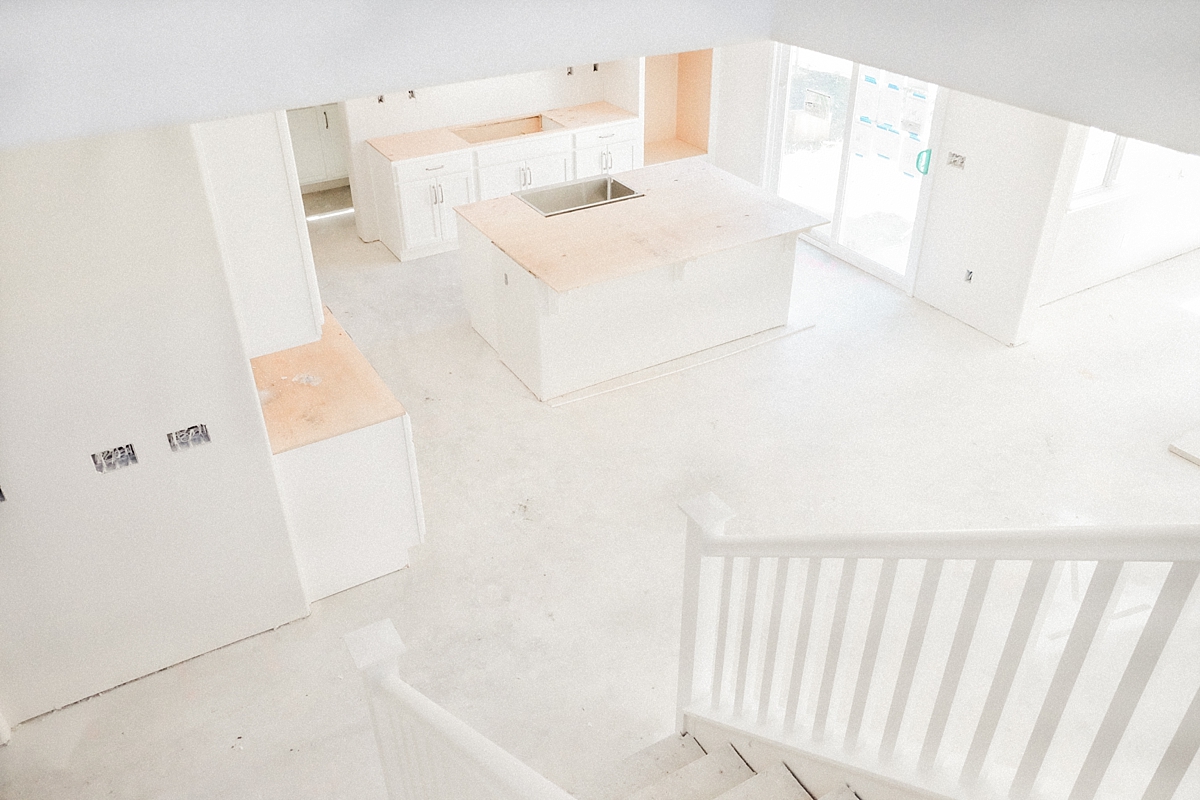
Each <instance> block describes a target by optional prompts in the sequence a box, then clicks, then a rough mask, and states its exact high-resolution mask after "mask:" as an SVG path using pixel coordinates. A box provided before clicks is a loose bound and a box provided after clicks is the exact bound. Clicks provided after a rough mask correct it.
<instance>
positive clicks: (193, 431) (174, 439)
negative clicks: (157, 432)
mask: <svg viewBox="0 0 1200 800" xmlns="http://www.w3.org/2000/svg"><path fill="white" fill-rule="evenodd" d="M211 441H212V439H210V438H209V436H208V426H207V425H192V426H191V427H188V428H181V429H180V430H177V431H171V432H170V433H168V434H167V444H169V445H171V450H172V451H174V452H179V451H180V450H188V449H190V448H192V447H199V446H200V445H202V444H208V443H209V442H211Z"/></svg>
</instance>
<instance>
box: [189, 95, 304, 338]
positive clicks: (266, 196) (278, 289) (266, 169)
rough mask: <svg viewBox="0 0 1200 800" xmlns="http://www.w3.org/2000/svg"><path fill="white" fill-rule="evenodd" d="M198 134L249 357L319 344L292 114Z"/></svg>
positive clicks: (206, 127) (220, 124) (242, 120)
mask: <svg viewBox="0 0 1200 800" xmlns="http://www.w3.org/2000/svg"><path fill="white" fill-rule="evenodd" d="M194 133H195V137H196V142H197V145H198V148H199V154H200V162H201V169H202V172H203V174H204V176H205V179H206V181H207V190H208V192H209V194H210V196H211V198H212V205H213V212H214V218H215V221H216V233H217V241H218V242H219V244H220V246H221V257H222V260H223V261H224V264H225V272H226V274H227V275H228V276H229V288H230V291H231V292H232V295H233V304H234V309H235V311H236V312H237V319H238V324H239V326H240V328H241V332H242V339H243V341H244V342H245V346H246V353H247V355H249V356H250V357H251V358H256V357H258V356H261V355H265V354H266V353H274V352H276V351H278V350H285V349H287V348H289V347H297V346H299V345H302V344H307V343H309V342H315V341H316V340H317V339H320V338H321V324H322V321H323V320H324V314H323V312H322V309H321V296H320V290H319V289H318V288H317V273H316V270H315V268H314V266H313V257H312V248H311V246H310V244H309V241H308V225H307V223H305V221H304V201H303V200H302V199H301V197H300V182H299V179H298V177H297V173H296V162H295V160H294V158H293V155H292V148H291V141H290V137H289V135H288V128H287V116H286V114H284V112H282V111H277V112H274V113H269V114H256V115H253V116H249V117H237V118H234V119H227V120H220V121H217V122H204V123H200V124H198V125H195V126H194Z"/></svg>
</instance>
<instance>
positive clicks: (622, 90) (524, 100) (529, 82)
mask: <svg viewBox="0 0 1200 800" xmlns="http://www.w3.org/2000/svg"><path fill="white" fill-rule="evenodd" d="M633 62H634V64H636V63H637V59H634V60H633ZM596 67H597V68H596V69H595V70H593V65H592V64H579V65H576V66H573V67H571V72H572V74H570V75H568V74H567V68H566V67H558V68H555V69H547V70H540V71H538V72H527V73H522V74H519V75H504V76H501V77H497V78H486V79H483V80H478V81H468V82H465V83H455V84H449V85H446V86H432V87H426V88H423V89H414V90H413V95H414V96H413V97H409V96H408V92H407V91H402V92H398V93H395V94H385V95H382V97H383V102H382V103H381V102H379V96H375V97H363V98H359V99H355V100H347V101H346V102H345V103H343V104H342V105H343V110H344V112H345V113H344V116H345V118H346V127H347V130H348V132H349V138H350V192H351V194H352V195H353V197H354V208H355V222H356V224H357V226H358V235H359V237H360V238H361V239H362V240H363V241H365V242H370V241H374V240H376V239H378V238H379V226H378V221H377V217H376V212H375V194H374V191H373V190H372V189H371V171H370V168H369V166H368V165H369V163H370V162H368V161H367V155H368V153H367V150H366V148H368V147H370V145H368V144H367V139H373V138H375V137H377V136H389V135H391V134H394V133H409V132H411V131H421V130H428V129H430V128H440V127H444V126H446V125H465V124H468V123H472V122H483V121H485V120H489V119H502V118H504V117H513V116H519V115H521V114H535V113H538V112H540V111H546V110H549V109H552V108H562V107H564V106H574V105H580V104H583V103H592V102H595V101H597V100H608V101H609V102H611V103H614V104H615V105H619V106H621V107H622V108H626V110H629V111H636V108H633V109H629V108H628V104H629V99H630V97H631V96H632V95H633V94H634V93H635V92H637V93H640V87H633V88H632V89H631V87H629V86H626V85H624V84H627V83H629V82H632V81H633V80H635V79H636V77H637V76H638V75H640V73H639V72H637V71H636V70H635V68H634V67H633V66H632V65H629V64H623V65H621V64H617V65H614V64H609V63H605V64H597V65H596Z"/></svg>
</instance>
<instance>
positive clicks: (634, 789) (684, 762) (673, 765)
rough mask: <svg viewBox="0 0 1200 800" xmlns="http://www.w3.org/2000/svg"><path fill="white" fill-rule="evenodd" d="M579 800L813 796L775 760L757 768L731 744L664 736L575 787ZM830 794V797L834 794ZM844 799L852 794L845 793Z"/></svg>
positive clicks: (803, 799)
mask: <svg viewBox="0 0 1200 800" xmlns="http://www.w3.org/2000/svg"><path fill="white" fill-rule="evenodd" d="M575 795H576V796H577V797H578V798H579V800H816V798H814V797H813V796H812V795H811V794H810V793H809V791H808V790H807V789H806V788H805V787H804V785H803V784H802V783H801V782H800V781H799V780H798V779H797V778H796V776H795V775H793V774H792V771H791V770H790V769H788V767H787V765H786V764H784V763H783V762H782V761H776V762H775V763H774V764H772V765H771V766H769V767H767V768H765V769H763V770H762V771H760V772H757V773H756V772H755V771H754V770H753V769H752V768H751V767H750V765H749V764H747V763H746V761H745V759H743V758H742V757H741V755H739V754H738V751H737V750H736V749H734V747H733V745H732V744H729V743H728V742H724V743H721V744H718V745H715V746H714V745H712V744H710V746H709V747H707V748H705V747H703V746H702V745H701V744H700V743H699V742H697V741H696V739H695V738H694V737H693V736H691V735H689V734H683V735H673V736H668V737H667V738H665V739H663V740H662V741H659V742H655V743H654V744H652V745H650V746H649V747H647V748H646V749H644V750H642V751H640V752H637V753H634V754H633V755H632V756H630V757H629V758H627V759H625V760H624V761H623V762H621V763H620V764H619V765H618V766H617V767H616V768H615V769H611V770H606V771H605V772H604V773H602V774H601V775H600V776H599V777H598V778H597V780H596V781H595V782H594V783H593V784H592V785H589V786H586V787H585V788H583V789H580V790H578V791H576V792H575ZM835 797H836V795H835V796H834V797H830V798H829V800H835ZM845 800H854V798H853V796H852V795H849V794H847V795H846V796H845Z"/></svg>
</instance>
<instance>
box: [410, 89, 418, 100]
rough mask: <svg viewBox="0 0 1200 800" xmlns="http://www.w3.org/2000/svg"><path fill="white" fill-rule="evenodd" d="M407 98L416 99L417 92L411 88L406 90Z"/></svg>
mask: <svg viewBox="0 0 1200 800" xmlns="http://www.w3.org/2000/svg"><path fill="white" fill-rule="evenodd" d="M408 99H409V100H416V99H417V93H416V92H414V91H413V90H412V89H409V90H408Z"/></svg>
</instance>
